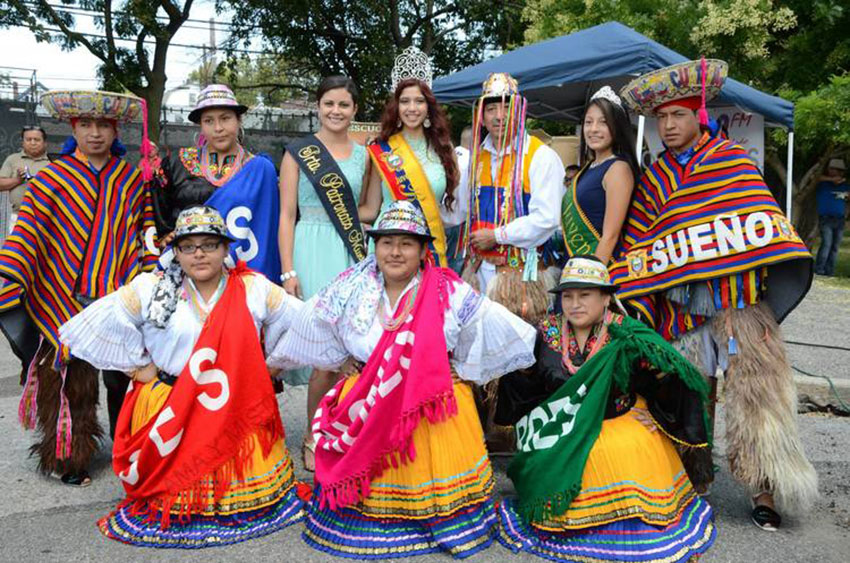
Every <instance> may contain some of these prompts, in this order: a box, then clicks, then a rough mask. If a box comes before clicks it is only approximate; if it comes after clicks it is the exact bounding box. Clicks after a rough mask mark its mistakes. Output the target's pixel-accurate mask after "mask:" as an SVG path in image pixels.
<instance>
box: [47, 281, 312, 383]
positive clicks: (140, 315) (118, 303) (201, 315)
mask: <svg viewBox="0 0 850 563" xmlns="http://www.w3.org/2000/svg"><path fill="white" fill-rule="evenodd" d="M158 279H159V278H158V277H157V275H156V274H154V273H146V274H141V275H139V276H137V277H136V278H135V279H134V280H133V281H132V282H130V284H128V285H125V286H124V287H121V288H120V289H118V291H115V292H114V293H112V294H110V295H107V296H106V297H103V298H101V299H98V300H97V301H95V302H94V303H92V304H91V305H89V306H88V307H86V308H85V309H84V310H83V311H82V312H80V313H78V314H77V315H75V316H74V317H73V318H72V319H71V320H70V321H68V322H67V323H65V324H64V325H62V326H61V327H60V329H59V338H60V340H61V341H62V342H63V343H64V344H66V345H67V346H68V347H69V348H70V349H71V354H72V355H73V356H75V357H77V358H80V359H81V360H85V361H87V362H89V363H90V364H92V365H93V366H95V367H97V368H99V369H113V370H120V371H125V372H129V371H132V370H135V369H138V368H140V367H143V366H145V365H147V364H148V363H150V362H151V361H152V362H153V363H154V364H155V365H156V366H157V368H159V369H160V370H162V371H164V372H165V373H168V374H170V375H179V374H180V372H181V371H183V367H184V366H185V365H186V362H188V361H189V356H190V355H191V354H192V350H193V349H194V347H195V343H196V342H197V341H198V338H199V337H200V335H201V329H202V328H203V324H204V320H205V319H206V317H207V315H208V314H209V312H210V311H212V309H213V307H214V306H215V304H216V302H217V301H218V298H219V296H220V294H221V292H216V294H215V295H214V296H213V298H212V299H211V300H210V302H209V303H208V302H206V301H204V299H203V298H202V297H201V295H200V293H199V292H197V291H196V290H195V288H194V285H193V284H192V282H191V280H189V279H188V278H186V280H185V281H184V285H183V287H182V288H181V293H180V296H179V298H178V300H177V308H176V309H175V311H174V313H173V314H172V315H171V317H170V318H169V319H168V322H167V323H166V326H165V327H164V328H158V327H156V326H155V325H154V324H153V323H151V322H150V321H148V320H147V318H148V308H149V306H150V302H151V296H152V295H153V290H154V286H155V285H156V282H157V280H158ZM242 279H243V281H244V283H245V292H246V300H247V304H248V310H249V311H250V313H251V317H252V318H253V320H254V323H253V324H254V326H253V329H254V330H256V331H257V334H258V335H259V334H260V330H261V329H263V330H264V332H263V337H264V340H265V348H266V352H268V351H270V350H271V349H272V348H274V346H275V345H276V344H277V343H278V341H279V340H280V338H281V336H282V335H283V334H284V333H285V332H286V331H287V330H288V329H289V327H290V325H291V324H292V321H293V319H294V318H295V316H296V315H297V313H298V311H299V310H300V309H301V308H302V307H303V305H304V304H303V303H302V302H301V301H300V300H298V299H297V298H295V297H292V296H291V295H289V294H287V293H286V292H285V291H284V290H283V288H281V287H280V286H277V285H275V284H273V283H271V282H270V281H269V280H268V279H266V278H265V277H264V276H262V275H261V274H249V275H246V276H243V278H242ZM228 328H232V329H235V330H238V327H228ZM242 328H243V330H244V329H246V328H247V327H242Z"/></svg>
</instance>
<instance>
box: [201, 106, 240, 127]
mask: <svg viewBox="0 0 850 563" xmlns="http://www.w3.org/2000/svg"><path fill="white" fill-rule="evenodd" d="M208 109H232V110H233V111H235V112H236V115H237V116H241V115H242V114H243V113H245V112H246V111H248V106H243V105H242V104H238V105H235V106H234V105H230V104H215V105H211V106H204V107H202V108H195V109H193V110H192V111H190V112H189V121H191V122H192V123H195V124H196V125H200V123H201V115H202V114H203V113H204V112H205V111H207V110H208Z"/></svg>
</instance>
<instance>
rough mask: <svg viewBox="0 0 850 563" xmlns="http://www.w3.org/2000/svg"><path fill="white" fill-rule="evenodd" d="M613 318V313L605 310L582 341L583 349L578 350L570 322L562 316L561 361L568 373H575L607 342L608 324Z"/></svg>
mask: <svg viewBox="0 0 850 563" xmlns="http://www.w3.org/2000/svg"><path fill="white" fill-rule="evenodd" d="M613 319H614V314H613V313H612V312H611V311H610V309H609V310H606V311H605V315H604V316H603V317H602V322H601V323H598V324H597V325H596V326H594V327H593V330H592V331H591V333H590V334H589V335H588V337H587V341H585V343H584V349H583V350H580V349H579V345H578V339H576V335H575V332H574V331H573V328H572V326H570V323H569V322H567V319H566V316H565V317H564V320H563V323H564V324H563V327H562V329H561V334H562V335H564V338H562V350H561V363H563V365H564V367H565V368H566V369H567V371H568V372H570V374H575V373H576V372H577V371H578V370H579V368H580V367H581V366H583V365H584V363H585V362H586V361H587V360H589V359H590V358H592V357H593V355H594V354H596V352H598V351H599V350H600V349H601V348H602V347H603V346H604V345H605V344H606V343H607V342H608V325H610V324H611V321H612V320H613Z"/></svg>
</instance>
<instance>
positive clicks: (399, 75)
mask: <svg viewBox="0 0 850 563" xmlns="http://www.w3.org/2000/svg"><path fill="white" fill-rule="evenodd" d="M408 78H416V79H417V80H421V81H422V82H424V83H425V84H427V85H428V87H429V88H430V87H431V81H432V80H433V78H434V69H433V67H432V66H431V59H430V58H429V57H428V55H426V54H425V53H424V52H423V51H422V50H421V49H418V48H417V47H414V46H413V45H411V46H410V47H408V48H407V49H405V50H404V51H402V52H401V54H400V55H399V56H397V57H396V58H395V65H394V66H393V72H392V81H393V91H395V89H396V88H397V87H398V85H399V84H400V83H401V82H402V81H403V80H407V79H408Z"/></svg>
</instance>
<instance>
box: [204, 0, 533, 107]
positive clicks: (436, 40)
mask: <svg viewBox="0 0 850 563" xmlns="http://www.w3.org/2000/svg"><path fill="white" fill-rule="evenodd" d="M516 6H517V3H516V2H509V1H507V0H495V1H493V0H467V1H464V2H459V1H456V0H433V1H429V2H419V1H417V0H303V1H300V2H279V1H277V0H219V7H222V8H227V9H229V10H232V11H233V13H234V18H233V27H234V32H233V35H232V37H233V39H234V40H235V41H237V42H238V41H245V42H248V41H250V39H251V37H252V36H254V35H256V34H257V33H260V34H262V35H263V37H264V39H265V45H266V47H270V48H272V49H273V50H274V51H275V52H277V53H278V54H280V56H281V57H283V59H284V60H286V61H287V65H288V69H289V72H290V73H293V74H294V75H296V76H299V77H303V78H304V79H305V80H306V81H308V82H310V83H311V85H314V84H315V83H317V82H318V79H319V78H320V77H322V76H327V75H331V74H345V75H347V76H349V77H351V78H352V79H353V80H354V81H355V82H356V83H357V85H358V87H359V88H360V91H361V99H360V100H359V106H360V110H361V111H360V113H361V118H365V119H376V118H377V117H378V116H379V115H380V111H381V108H382V107H383V105H384V102H385V101H386V97H387V95H388V91H389V88H390V72H391V70H392V67H393V61H394V59H395V57H396V56H397V55H398V54H399V52H400V51H401V50H403V49H404V48H406V47H408V46H410V45H416V46H418V47H420V48H421V49H422V50H423V51H425V52H426V53H428V54H430V55H431V57H432V62H433V64H434V68H435V74H436V75H441V74H447V73H449V72H452V71H455V70H459V69H461V68H464V67H466V66H468V65H471V64H474V63H477V62H480V61H481V60H483V59H484V58H485V55H486V54H487V53H488V52H489V51H490V50H492V49H501V48H504V47H506V46H507V45H511V44H513V43H515V42H517V41H519V40H520V38H521V36H522V35H521V34H522V25H521V22H520V18H519V10H520V9H521V6H520V7H516ZM282 82H285V81H282ZM300 83H301V82H300V81H299V84H300Z"/></svg>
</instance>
